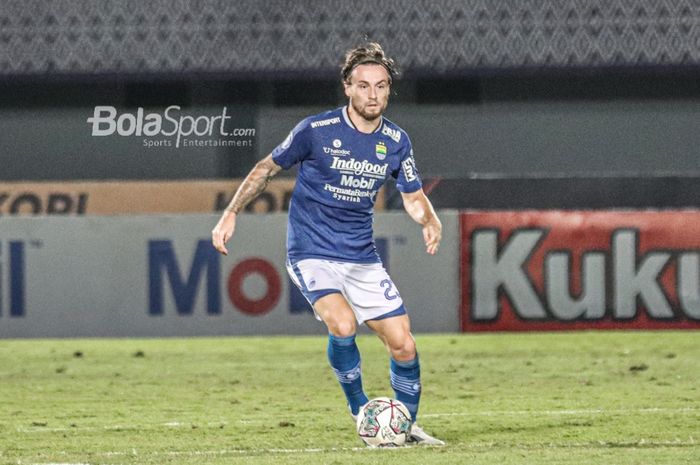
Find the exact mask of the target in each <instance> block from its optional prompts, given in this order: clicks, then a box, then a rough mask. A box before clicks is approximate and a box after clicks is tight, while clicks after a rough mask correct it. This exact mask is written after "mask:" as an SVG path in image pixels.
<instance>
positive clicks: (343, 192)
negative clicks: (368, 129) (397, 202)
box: [272, 107, 421, 263]
mask: <svg viewBox="0 0 700 465" xmlns="http://www.w3.org/2000/svg"><path fill="white" fill-rule="evenodd" d="M272 159H273V160H274V161H275V163H277V164H278V165H280V166H281V167H282V168H284V169H288V168H290V167H291V166H293V165H295V164H297V163H298V164H299V173H298V175H297V181H296V185H295V186H294V192H293V193H292V200H291V204H290V207H289V223H288V227H287V253H288V256H289V259H290V260H291V261H292V262H294V261H298V260H303V259H305V258H321V259H326V260H337V261H344V262H353V263H376V262H379V261H380V259H379V255H378V254H377V251H376V248H375V245H374V239H373V237H372V214H373V212H374V202H375V200H376V198H377V191H378V190H379V188H380V187H382V185H383V184H384V183H385V182H386V180H387V179H388V177H389V176H391V177H393V178H394V179H396V187H397V188H398V189H399V190H400V191H401V192H415V191H417V190H418V189H420V188H421V180H420V177H419V176H418V171H417V170H416V164H415V161H414V159H413V149H412V148H411V141H410V140H409V139H408V136H407V135H406V133H405V132H404V131H403V129H401V128H400V127H398V126H397V125H395V124H394V123H392V122H391V121H389V120H387V119H386V118H382V120H381V123H380V125H379V127H378V128H377V130H376V131H375V132H373V133H371V134H366V133H363V132H360V131H358V130H357V129H356V128H355V126H354V125H353V123H352V121H351V120H350V118H349V116H348V113H347V108H346V107H342V108H338V109H336V110H332V111H328V112H325V113H321V114H319V115H316V116H311V117H309V118H306V119H304V120H302V121H301V122H300V123H299V124H298V125H297V126H296V127H295V128H294V129H293V130H292V131H291V132H290V133H289V135H288V136H287V138H286V139H285V140H284V142H282V143H281V144H280V145H279V146H277V147H276V148H275V149H274V150H273V151H272Z"/></svg>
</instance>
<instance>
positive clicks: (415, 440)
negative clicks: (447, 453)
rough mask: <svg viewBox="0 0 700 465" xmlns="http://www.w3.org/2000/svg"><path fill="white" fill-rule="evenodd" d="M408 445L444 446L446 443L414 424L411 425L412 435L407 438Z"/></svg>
mask: <svg viewBox="0 0 700 465" xmlns="http://www.w3.org/2000/svg"><path fill="white" fill-rule="evenodd" d="M406 445H418V446H444V445H445V441H441V440H439V439H437V438H434V437H432V436H431V435H429V434H428V433H426V432H425V431H423V428H421V427H420V426H418V424H417V423H413V424H412V425H411V433H410V434H409V435H408V438H406Z"/></svg>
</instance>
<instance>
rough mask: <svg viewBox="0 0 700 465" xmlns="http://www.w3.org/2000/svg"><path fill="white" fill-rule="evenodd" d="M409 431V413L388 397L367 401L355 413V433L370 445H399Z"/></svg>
mask: <svg viewBox="0 0 700 465" xmlns="http://www.w3.org/2000/svg"><path fill="white" fill-rule="evenodd" d="M410 432H411V414H410V413H408V409H407V408H406V406H405V405H404V404H402V403H401V402H399V401H398V400H396V399H390V398H389V397H377V398H376V399H372V400H370V401H369V402H367V403H366V404H365V405H364V406H363V407H362V408H361V409H360V411H359V413H358V415H357V434H359V435H360V438H361V439H362V440H363V441H364V442H365V443H366V444H367V445H368V446H370V447H399V446H403V445H404V444H405V443H406V439H407V438H408V435H409V433H410Z"/></svg>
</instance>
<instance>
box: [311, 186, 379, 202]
mask: <svg viewBox="0 0 700 465" xmlns="http://www.w3.org/2000/svg"><path fill="white" fill-rule="evenodd" d="M323 190H325V191H328V192H330V193H331V194H333V198H334V199H336V200H342V201H344V202H353V203H360V202H362V199H371V201H372V202H374V197H375V195H376V194H377V191H363V190H360V189H355V188H351V189H345V188H343V187H338V186H333V185H331V184H328V183H326V184H325V185H324V186H323Z"/></svg>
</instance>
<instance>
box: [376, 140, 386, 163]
mask: <svg viewBox="0 0 700 465" xmlns="http://www.w3.org/2000/svg"><path fill="white" fill-rule="evenodd" d="M374 153H375V155H377V158H379V159H380V160H384V159H385V158H386V145H384V142H380V143H378V144H377V145H376V146H375V147H374Z"/></svg>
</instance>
